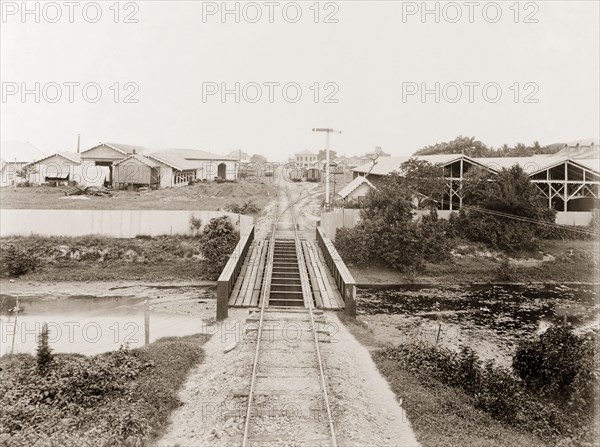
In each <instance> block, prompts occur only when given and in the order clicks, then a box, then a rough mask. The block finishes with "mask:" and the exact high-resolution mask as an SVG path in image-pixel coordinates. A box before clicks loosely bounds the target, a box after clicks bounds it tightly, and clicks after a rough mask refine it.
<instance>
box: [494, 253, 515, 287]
mask: <svg viewBox="0 0 600 447" xmlns="http://www.w3.org/2000/svg"><path fill="white" fill-rule="evenodd" d="M516 275H517V269H516V267H515V266H514V265H513V264H512V263H511V262H510V261H509V260H508V258H503V259H502V261H500V264H499V265H498V268H497V269H496V278H497V279H498V281H513V280H514V279H515V276H516Z"/></svg>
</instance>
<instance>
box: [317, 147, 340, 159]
mask: <svg viewBox="0 0 600 447" xmlns="http://www.w3.org/2000/svg"><path fill="white" fill-rule="evenodd" d="M335 157H337V152H336V151H334V150H333V149H329V160H330V161H331V160H333V159H334V158H335ZM323 160H327V151H326V150H325V149H321V150H319V153H318V155H317V161H323Z"/></svg>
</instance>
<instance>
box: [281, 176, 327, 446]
mask: <svg viewBox="0 0 600 447" xmlns="http://www.w3.org/2000/svg"><path fill="white" fill-rule="evenodd" d="M285 194H286V196H287V198H288V203H290V205H291V204H292V200H291V198H290V194H289V190H288V186H287V184H285ZM298 201H299V200H298ZM290 212H291V215H292V221H293V224H294V239H295V242H296V252H297V255H298V264H299V267H300V268H299V270H300V271H301V272H304V275H301V280H302V279H303V280H304V281H303V282H304V284H303V287H302V293H303V294H305V295H308V296H307V297H306V298H307V299H305V301H306V303H307V304H308V314H309V316H310V325H311V329H312V333H313V340H314V342H315V350H316V353H317V362H318V364H319V375H320V378H321V391H322V393H323V399H324V403H325V409H326V410H327V422H328V425H329V434H330V436H331V445H332V447H337V438H336V435H335V427H334V426H333V416H332V415H331V406H330V404H329V396H328V394H327V385H326V383H325V373H324V371H323V360H322V358H321V350H320V348H319V339H318V336H317V329H316V327H315V319H314V315H313V302H312V294H311V293H310V288H309V286H308V279H307V278H306V264H305V259H304V253H303V251H302V244H301V243H300V237H299V235H298V225H297V221H296V216H295V214H294V206H293V205H291V206H290Z"/></svg>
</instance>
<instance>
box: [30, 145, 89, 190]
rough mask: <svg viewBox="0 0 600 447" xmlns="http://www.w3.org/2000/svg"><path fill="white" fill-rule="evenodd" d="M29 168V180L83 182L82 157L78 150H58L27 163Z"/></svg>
mask: <svg viewBox="0 0 600 447" xmlns="http://www.w3.org/2000/svg"><path fill="white" fill-rule="evenodd" d="M26 166H27V167H28V168H29V171H30V173H29V178H28V180H29V182H30V183H33V184H37V185H41V184H43V183H48V184H53V185H55V186H57V185H59V184H68V183H69V182H76V183H81V180H82V179H81V158H80V154H78V153H76V152H56V153H54V154H52V155H48V156H46V157H42V158H40V159H38V160H35V161H33V162H32V163H29V164H28V165H26Z"/></svg>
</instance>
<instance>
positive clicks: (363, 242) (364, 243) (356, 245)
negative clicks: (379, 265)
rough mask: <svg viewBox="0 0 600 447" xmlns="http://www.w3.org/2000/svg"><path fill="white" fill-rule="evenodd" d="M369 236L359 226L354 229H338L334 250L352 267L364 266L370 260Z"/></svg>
mask: <svg viewBox="0 0 600 447" xmlns="http://www.w3.org/2000/svg"><path fill="white" fill-rule="evenodd" d="M369 247H370V244H369V234H368V233H367V232H366V231H365V229H364V227H363V226H361V225H359V226H357V227H354V228H338V230H337V232H336V235H335V248H336V249H337V251H338V253H339V254H340V256H341V257H342V258H344V261H346V262H348V263H349V264H354V265H365V264H367V263H368V262H369V260H370V259H371V254H370V249H369Z"/></svg>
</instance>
